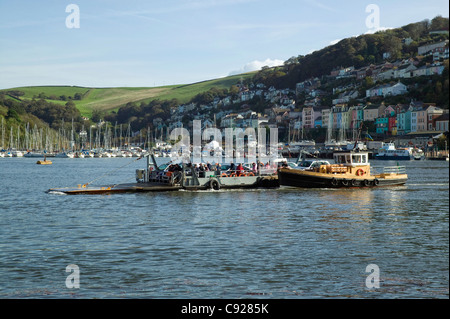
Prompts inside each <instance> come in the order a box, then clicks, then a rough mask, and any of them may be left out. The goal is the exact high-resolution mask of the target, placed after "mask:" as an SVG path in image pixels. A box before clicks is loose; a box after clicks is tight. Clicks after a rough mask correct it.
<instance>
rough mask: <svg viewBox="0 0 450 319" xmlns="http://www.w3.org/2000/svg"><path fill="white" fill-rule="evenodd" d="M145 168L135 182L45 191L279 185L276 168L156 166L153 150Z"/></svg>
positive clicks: (74, 192) (78, 192)
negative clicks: (226, 168)
mask: <svg viewBox="0 0 450 319" xmlns="http://www.w3.org/2000/svg"><path fill="white" fill-rule="evenodd" d="M145 157H146V158H147V167H146V169H137V170H136V183H130V184H116V185H109V186H102V187H93V186H89V184H80V185H78V186H77V187H72V188H51V189H49V190H48V191H47V193H64V194H67V195H83V194H84V195H86V194H113V193H129V192H134V193H136V192H163V191H179V190H192V191H196V190H208V189H212V190H221V189H242V188H248V189H251V188H277V187H279V186H280V184H279V182H278V176H277V175H276V170H274V172H272V173H270V172H268V173H267V174H263V171H262V170H258V172H257V173H254V172H252V171H223V170H220V171H219V170H211V171H205V172H197V171H196V170H195V168H194V166H193V165H190V164H180V165H172V168H173V167H174V169H168V167H165V166H167V165H163V166H159V167H158V165H157V164H156V159H155V157H154V155H153V154H149V155H145Z"/></svg>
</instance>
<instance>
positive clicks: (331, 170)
mask: <svg viewBox="0 0 450 319" xmlns="http://www.w3.org/2000/svg"><path fill="white" fill-rule="evenodd" d="M333 157H334V161H335V164H333V165H320V166H318V167H314V168H312V169H309V170H302V169H293V168H290V167H288V166H287V165H285V166H284V167H281V168H280V169H278V179H279V183H280V185H281V186H293V187H304V188H343V187H376V186H394V185H403V184H405V183H406V181H407V179H408V175H407V174H406V169H405V167H404V166H395V167H385V168H384V171H383V173H381V174H372V172H371V167H370V163H369V154H368V152H358V151H339V152H335V153H334V154H333Z"/></svg>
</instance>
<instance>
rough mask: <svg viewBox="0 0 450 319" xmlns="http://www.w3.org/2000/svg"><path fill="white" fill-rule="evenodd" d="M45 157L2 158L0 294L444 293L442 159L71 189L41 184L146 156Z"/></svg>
mask: <svg viewBox="0 0 450 319" xmlns="http://www.w3.org/2000/svg"><path fill="white" fill-rule="evenodd" d="M52 160H53V165H49V166H41V165H36V159H30V158H0V185H1V188H0V211H1V214H0V224H1V227H0V247H1V249H0V298H165V299H172V298H174V299H179V298H183V299H185V298H188V299H190V298H200V299H203V298H214V299H218V298H227V299H229V298H232V299H235V298H267V299H271V298H274V299H309V298H448V297H449V164H448V162H438V161H436V162H434V161H411V162H406V163H402V164H405V165H406V166H407V173H408V174H409V181H408V183H407V185H406V186H401V187H389V188H375V189H352V190H331V189H319V190H310V189H293V188H280V189H276V190H245V191H244V190H237V191H223V190H221V191H200V192H184V191H182V192H175V193H141V194H116V195H103V196H102V195H83V196H67V195H58V194H48V193H46V192H45V191H46V190H47V189H49V188H53V187H68V186H76V185H77V184H83V183H86V182H91V181H93V180H95V179H97V178H99V177H101V176H103V175H104V174H107V173H111V172H112V171H114V170H115V169H116V168H119V167H122V168H121V169H119V170H117V171H115V172H114V174H110V175H107V176H104V177H103V178H101V179H100V180H98V181H96V182H94V184H97V185H107V184H108V183H122V182H132V181H133V180H134V172H135V169H136V168H143V167H144V166H145V162H144V160H141V161H135V159H134V158H131V159H127V158H121V159H119V158H116V159H112V158H111V159H106V158H100V159H97V158H94V159H57V158H54V159H52ZM395 164H396V163H392V162H381V161H374V162H372V165H373V166H374V167H375V168H377V167H381V166H385V165H389V166H391V165H395ZM125 165H126V166H125ZM123 166H125V167H123ZM68 265H76V266H77V267H78V269H79V288H75V289H74V288H72V289H69V288H68V286H66V279H68V276H71V275H74V274H75V273H72V272H66V267H67V266H68ZM368 265H376V266H377V267H378V270H379V288H377V287H374V288H373V287H372V288H368V286H367V285H366V279H367V278H368V276H372V275H375V274H376V272H374V273H372V272H371V271H370V269H368V270H367V272H366V267H367V266H368ZM372 267H373V266H372ZM372 269H373V268H372ZM71 278H73V277H71ZM375 280H376V278H375V279H373V280H372V281H370V282H372V283H375ZM71 282H72V283H75V281H71Z"/></svg>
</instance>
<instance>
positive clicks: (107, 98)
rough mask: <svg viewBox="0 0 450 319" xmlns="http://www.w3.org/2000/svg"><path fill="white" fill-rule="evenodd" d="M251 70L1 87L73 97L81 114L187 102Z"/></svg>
mask: <svg viewBox="0 0 450 319" xmlns="http://www.w3.org/2000/svg"><path fill="white" fill-rule="evenodd" d="M253 74H254V73H253V72H252V73H245V74H239V75H234V76H229V77H225V78H220V79H215V80H208V81H203V82H198V83H193V84H181V85H170V86H162V87H153V88H150V87H130V88H128V87H121V88H86V87H79V86H32V87H19V88H13V89H5V90H0V91H9V90H18V91H22V92H24V93H25V95H23V96H21V99H23V100H26V99H33V97H38V96H39V94H43V95H44V96H45V97H47V99H46V100H47V101H49V102H53V103H58V104H65V103H67V101H68V100H69V97H71V98H72V101H73V102H74V103H75V105H76V107H77V108H78V109H79V110H80V112H81V114H82V115H83V116H87V117H90V116H91V115H92V111H93V110H94V109H98V110H102V111H112V110H117V109H118V108H119V107H120V106H122V105H125V104H127V103H128V102H141V101H144V102H149V101H151V100H155V99H160V100H171V99H177V100H178V101H179V102H180V103H186V102H189V101H190V100H191V99H192V98H193V97H194V96H195V95H197V94H199V93H202V92H205V91H208V90H209V89H210V88H212V87H218V88H222V89H229V88H230V87H231V86H232V85H235V84H237V83H239V82H240V80H241V79H243V80H245V79H247V78H249V77H252V76H253ZM77 93H78V94H81V95H82V99H81V100H73V97H74V96H75V94H77ZM51 96H54V97H57V98H59V97H61V96H65V97H66V98H67V100H66V101H63V100H57V99H49V97H51Z"/></svg>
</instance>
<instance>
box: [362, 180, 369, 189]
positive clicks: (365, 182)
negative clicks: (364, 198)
mask: <svg viewBox="0 0 450 319" xmlns="http://www.w3.org/2000/svg"><path fill="white" fill-rule="evenodd" d="M363 185H364V186H366V187H367V186H369V185H370V182H369V181H368V180H367V179H365V180H363Z"/></svg>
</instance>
